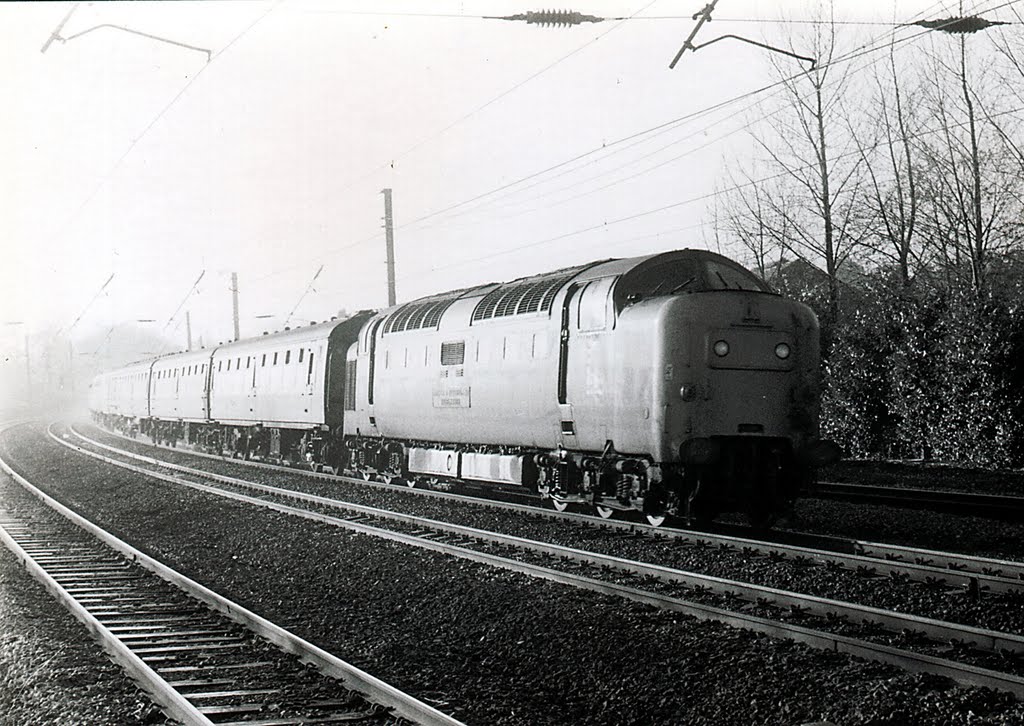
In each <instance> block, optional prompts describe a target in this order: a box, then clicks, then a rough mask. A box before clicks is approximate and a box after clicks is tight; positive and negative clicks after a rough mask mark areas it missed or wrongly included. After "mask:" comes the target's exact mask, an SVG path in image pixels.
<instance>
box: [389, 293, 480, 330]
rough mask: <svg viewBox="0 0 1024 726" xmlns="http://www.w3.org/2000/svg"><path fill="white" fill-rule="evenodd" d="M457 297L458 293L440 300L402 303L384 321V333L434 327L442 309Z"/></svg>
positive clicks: (446, 307)
mask: <svg viewBox="0 0 1024 726" xmlns="http://www.w3.org/2000/svg"><path fill="white" fill-rule="evenodd" d="M460 295H461V293H460ZM458 298H459V295H453V296H451V297H445V298H442V299H440V300H437V299H435V300H427V301H425V302H411V303H409V304H407V305H403V306H402V307H400V308H399V309H398V310H396V311H395V312H393V313H391V316H390V317H389V318H388V319H387V322H386V323H384V334H385V335H387V334H388V333H400V332H402V331H403V330H420V329H422V328H436V327H437V325H438V323H440V322H441V316H442V315H443V314H444V311H445V310H447V309H448V307H449V306H450V305H451V304H452V303H453V302H455V301H456V300H457V299H458Z"/></svg>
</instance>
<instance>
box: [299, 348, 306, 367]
mask: <svg viewBox="0 0 1024 726" xmlns="http://www.w3.org/2000/svg"><path fill="white" fill-rule="evenodd" d="M305 352H306V349H305V348H299V363H301V362H302V355H303V353H305Z"/></svg>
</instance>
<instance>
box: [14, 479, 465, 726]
mask: <svg viewBox="0 0 1024 726" xmlns="http://www.w3.org/2000/svg"><path fill="white" fill-rule="evenodd" d="M0 468H2V469H3V470H4V471H6V473H7V475H8V476H9V477H10V479H7V478H6V477H2V478H0V540H2V541H3V544H4V545H5V546H6V547H7V548H8V549H10V550H11V551H12V552H13V553H14V554H15V555H16V556H17V557H18V558H19V559H20V560H21V561H22V562H24V564H25V566H26V568H27V569H28V570H29V571H30V572H31V573H32V574H33V576H35V577H36V579H38V580H39V581H40V582H42V583H43V585H44V586H45V587H46V588H47V589H48V590H49V591H50V592H51V593H52V594H53V595H54V596H55V597H56V598H57V599H58V600H60V601H61V602H62V603H63V604H64V605H65V606H66V607H67V608H68V609H69V610H70V611H71V613H72V614H73V615H74V616H75V617H76V618H78V619H79V620H80V621H82V622H83V623H84V624H85V625H86V627H87V628H88V629H89V630H90V632H91V633H92V634H93V635H94V637H96V639H97V640H98V641H99V642H100V643H101V645H102V646H103V647H104V649H105V650H107V652H108V653H109V654H110V655H111V657H112V658H113V659H114V660H115V661H116V662H118V663H119V664H120V665H121V666H122V667H123V668H124V669H125V670H126V671H127V673H128V674H129V675H130V676H131V677H132V678H133V679H135V680H136V682H138V683H139V684H140V685H141V686H142V688H143V689H144V690H146V691H147V692H148V693H149V694H150V695H151V697H152V698H153V699H154V701H155V702H156V703H157V704H158V705H159V706H160V707H161V708H162V709H163V710H164V711H165V712H166V713H167V714H168V715H169V716H170V717H171V718H174V719H176V720H178V721H181V722H182V723H185V724H219V725H221V726H228V725H233V726H240V725H241V724H246V725H247V726H288V725H290V724H308V723H323V724H329V723H345V722H352V721H358V722H360V723H388V724H411V723H418V724H438V725H441V724H445V725H448V726H454V725H456V724H458V723H459V722H458V721H457V720H455V719H453V718H451V717H449V716H447V715H446V714H443V713H441V712H440V711H438V710H436V709H434V708H432V707H431V706H429V705H427V704H425V703H422V702H421V701H418V700H417V699H415V698H413V697H411V696H409V695H408V694H405V693H403V692H401V691H399V690H398V689H395V688H393V687H391V686H389V685H388V684H386V683H384V682H382V681H380V680H379V679H376V678H374V677H373V676H371V675H370V674H368V673H365V672H364V671H362V670H360V669H358V668H356V667H355V666H352V665H350V664H348V663H346V662H344V661H342V660H340V659H339V658H336V657H334V656H333V655H330V654H329V653H326V652H324V651H322V650H321V649H319V648H317V647H316V646H314V645H312V644H311V643H308V642H306V641H304V640H302V639H301V638H298V637H297V636H295V635H293V634H291V633H289V632H288V631H286V630H284V629H282V628H280V627H278V626H276V625H274V624H273V623H270V622H269V621H266V620H264V619H263V618H261V617H259V616H258V615H256V614H254V613H252V612H250V611H248V610H246V609H245V608H243V607H241V606H239V605H237V604H235V603H233V602H230V601H228V600H226V599H225V598H223V597H221V596H219V595H217V594H216V593H214V592H213V591H211V590H209V589H207V588H205V587H203V586H202V585H200V584H199V583H196V582H194V581H192V580H189V579H188V578H186V577H185V576H183V575H181V574H180V573H177V572H175V571H174V570H172V569H170V568H168V567H166V566H165V565H163V564H161V563H159V562H157V561H156V560H154V559H152V558H151V557H149V556H147V555H145V554H144V553H142V552H141V551H139V550H137V549H135V548H134V547H132V546H130V545H128V544H127V543H125V542H123V541H121V540H119V539H117V538H116V537H114V536H113V535H111V534H110V533H108V532H105V531H104V530H102V529H100V528H99V527H96V526H95V525H93V524H92V523H90V522H88V521H87V520H85V519H83V518H82V517H80V516H79V515H77V514H76V513H75V512H73V511H71V510H69V509H67V508H66V507H64V506H63V505H61V504H60V503H59V502H57V501H56V500H54V499H52V498H51V497H49V496H48V495H46V494H45V493H44V492H42V491H41V490H39V489H38V488H37V487H35V486H34V485H32V484H31V483H30V482H28V481H27V480H26V479H24V478H23V477H22V476H20V475H19V474H17V473H16V472H15V471H13V470H12V469H11V468H10V467H9V466H8V465H7V463H6V462H4V461H2V460H0ZM307 664H311V665H313V666H314V668H310V667H308V665H307Z"/></svg>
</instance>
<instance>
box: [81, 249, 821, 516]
mask: <svg viewBox="0 0 1024 726" xmlns="http://www.w3.org/2000/svg"><path fill="white" fill-rule="evenodd" d="M90 397H91V401H90V404H91V408H92V410H93V412H94V413H95V415H96V416H97V418H98V419H99V420H100V421H101V422H103V423H105V424H107V425H111V426H116V427H120V428H122V429H127V430H140V431H143V432H144V433H148V434H150V435H151V436H154V437H155V438H157V439H159V440H164V441H169V442H176V441H179V440H183V441H187V442H191V443H193V444H197V445H200V446H204V447H206V448H210V449H213V450H216V451H224V450H227V451H231V452H235V453H237V454H238V455H241V456H247V457H257V458H280V459H286V460H290V461H293V462H297V461H302V462H305V463H306V464H308V465H309V466H312V467H325V468H326V467H331V468H332V469H334V470H338V471H340V470H348V471H350V472H351V473H355V474H357V475H362V476H364V477H365V478H368V479H369V478H375V479H383V480H386V481H391V480H402V481H405V482H406V483H408V484H410V485H413V486H415V485H424V486H434V487H448V486H450V485H451V484H452V483H453V482H458V481H464V482H465V481H471V482H478V483H481V484H482V485H490V486H495V487H513V488H516V489H525V490H528V491H531V492H535V493H537V494H538V495H539V496H540V497H542V498H545V499H550V500H551V501H552V502H553V504H554V506H555V507H556V508H558V509H565V508H566V507H568V506H569V505H570V504H574V503H575V504H582V505H586V506H592V507H594V508H596V511H597V512H598V513H600V514H601V516H605V517H607V516H611V515H612V513H614V512H615V511H616V510H636V511H638V512H640V513H642V514H643V515H645V516H646V517H647V519H648V520H649V521H650V522H651V523H652V524H660V523H661V522H663V521H664V519H665V517H666V516H669V515H673V514H685V515H687V516H689V517H691V518H696V519H710V518H712V517H714V516H715V515H716V514H718V513H719V512H723V511H742V512H746V513H747V514H748V515H749V517H750V518H751V519H752V520H753V521H754V522H756V523H758V524H766V523H768V522H770V521H771V520H772V519H774V517H776V516H778V515H779V514H781V513H784V512H785V511H786V510H788V509H789V507H790V506H791V504H792V502H793V500H794V498H795V496H796V495H797V493H798V492H799V491H800V490H801V488H802V487H803V486H805V485H806V484H807V483H808V482H809V480H810V479H811V478H812V477H813V473H814V470H815V468H816V467H818V466H821V465H823V464H826V463H828V462H830V461H832V460H834V459H835V458H837V457H838V449H837V447H836V446H835V445H834V444H832V443H831V442H829V441H826V440H822V439H821V438H820V436H819V426H818V407H819V399H820V366H819V350H818V323H817V319H816V318H815V315H814V313H813V312H812V311H811V309H810V308H808V307H807V306H805V305H803V304H801V303H798V302H795V301H793V300H788V299H786V298H783V297H781V296H779V295H777V294H775V293H773V292H772V291H771V290H770V289H769V288H768V287H767V285H765V283H763V282H762V281H761V280H759V279H758V278H757V277H756V276H755V275H753V274H752V273H750V272H749V271H748V270H746V269H744V268H743V267H741V266H740V265H738V264H736V263H735V262H732V261H730V260H728V259H727V258H725V257H722V256H721V255H717V254H714V253H711V252H707V251H703V250H689V249H688V250H678V251H672V252H665V253H661V254H655V255H649V256H643V257H634V258H630V259H616V260H603V261H598V262H593V263H590V264H586V265H580V266H576V267H570V268H566V269H562V270H557V271H554V272H550V273H546V274H542V275H535V276H531V277H526V278H522V279H518V280H514V281H511V282H505V283H498V284H488V285H481V286H478V287H473V288H470V289H465V290H457V291H453V292H448V293H443V294H438V295H431V296H428V297H424V298H421V299H419V300H414V301H412V302H408V303H404V304H402V305H398V306H395V307H392V308H389V309H386V310H381V311H376V312H374V311H364V312H361V313H359V314H357V315H355V316H352V317H351V318H348V319H346V320H334V321H330V322H326V323H321V324H315V325H310V326H307V327H303V328H299V329H294V330H288V331H285V332H283V333H279V334H274V335H264V336H263V337H261V338H257V339H252V340H243V341H239V342H236V343H231V344H228V345H223V346H220V347H217V348H216V349H213V350H203V351H193V352H188V353H181V354H176V355H169V356H164V357H161V358H158V359H156V360H152V361H148V362H142V363H137V364H134V365H132V366H129V367H126V368H123V369H120V370H117V371H112V372H109V373H105V374H103V375H101V376H98V377H97V379H96V380H95V381H94V382H93V385H92V387H91V389H90Z"/></svg>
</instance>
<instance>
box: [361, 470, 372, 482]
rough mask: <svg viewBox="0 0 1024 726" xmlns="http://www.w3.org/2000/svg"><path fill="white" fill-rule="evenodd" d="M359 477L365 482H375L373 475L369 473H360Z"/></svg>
mask: <svg viewBox="0 0 1024 726" xmlns="http://www.w3.org/2000/svg"><path fill="white" fill-rule="evenodd" d="M359 476H361V477H362V478H363V481H373V474H372V473H370V472H368V471H361V472H359Z"/></svg>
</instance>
